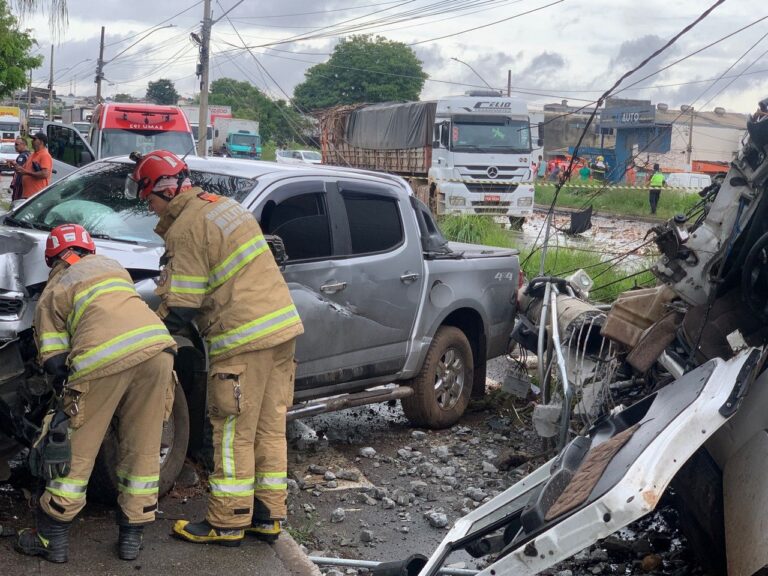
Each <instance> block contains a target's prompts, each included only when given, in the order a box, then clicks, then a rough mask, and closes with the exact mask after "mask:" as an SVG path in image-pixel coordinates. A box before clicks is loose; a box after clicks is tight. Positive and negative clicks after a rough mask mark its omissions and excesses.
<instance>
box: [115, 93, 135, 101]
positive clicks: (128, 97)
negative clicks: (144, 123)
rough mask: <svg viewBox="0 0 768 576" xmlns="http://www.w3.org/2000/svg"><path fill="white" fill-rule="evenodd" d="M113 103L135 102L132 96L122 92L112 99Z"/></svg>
mask: <svg viewBox="0 0 768 576" xmlns="http://www.w3.org/2000/svg"><path fill="white" fill-rule="evenodd" d="M112 101H113V102H133V101H134V98H133V96H131V95H130V94H125V93H124V92H120V93H119V94H115V95H114V96H113V97H112Z"/></svg>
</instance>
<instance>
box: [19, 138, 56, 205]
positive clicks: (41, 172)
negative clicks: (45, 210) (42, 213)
mask: <svg viewBox="0 0 768 576" xmlns="http://www.w3.org/2000/svg"><path fill="white" fill-rule="evenodd" d="M47 146H48V137H47V136H46V135H45V134H44V133H43V132H38V133H37V134H35V135H34V136H33V137H32V149H33V150H34V152H33V153H32V155H31V156H30V157H29V159H28V160H27V161H26V163H25V164H24V166H19V165H16V173H17V174H21V190H22V197H23V198H30V197H31V196H34V195H35V194H37V193H38V192H40V190H42V189H43V188H45V187H46V186H48V183H49V182H50V178H51V173H52V172H53V158H51V155H50V153H49V152H48V148H47Z"/></svg>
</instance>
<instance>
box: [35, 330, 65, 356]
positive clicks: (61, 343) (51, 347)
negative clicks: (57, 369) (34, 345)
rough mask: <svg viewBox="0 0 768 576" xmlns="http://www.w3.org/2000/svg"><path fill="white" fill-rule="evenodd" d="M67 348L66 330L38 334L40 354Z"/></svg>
mask: <svg viewBox="0 0 768 576" xmlns="http://www.w3.org/2000/svg"><path fill="white" fill-rule="evenodd" d="M57 350H69V334H67V333H66V332H43V333H42V334H41V336H40V354H45V353H46V352H56V351H57Z"/></svg>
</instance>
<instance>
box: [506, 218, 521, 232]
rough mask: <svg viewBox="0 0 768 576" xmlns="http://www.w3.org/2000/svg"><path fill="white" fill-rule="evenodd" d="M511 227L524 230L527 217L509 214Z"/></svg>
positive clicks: (511, 228)
mask: <svg viewBox="0 0 768 576" xmlns="http://www.w3.org/2000/svg"><path fill="white" fill-rule="evenodd" d="M508 218H509V229H510V230H522V229H523V224H525V217H521V216H508Z"/></svg>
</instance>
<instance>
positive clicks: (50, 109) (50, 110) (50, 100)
mask: <svg viewBox="0 0 768 576" xmlns="http://www.w3.org/2000/svg"><path fill="white" fill-rule="evenodd" d="M48 120H50V121H51V122H53V44H51V76H50V78H49V79H48Z"/></svg>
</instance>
